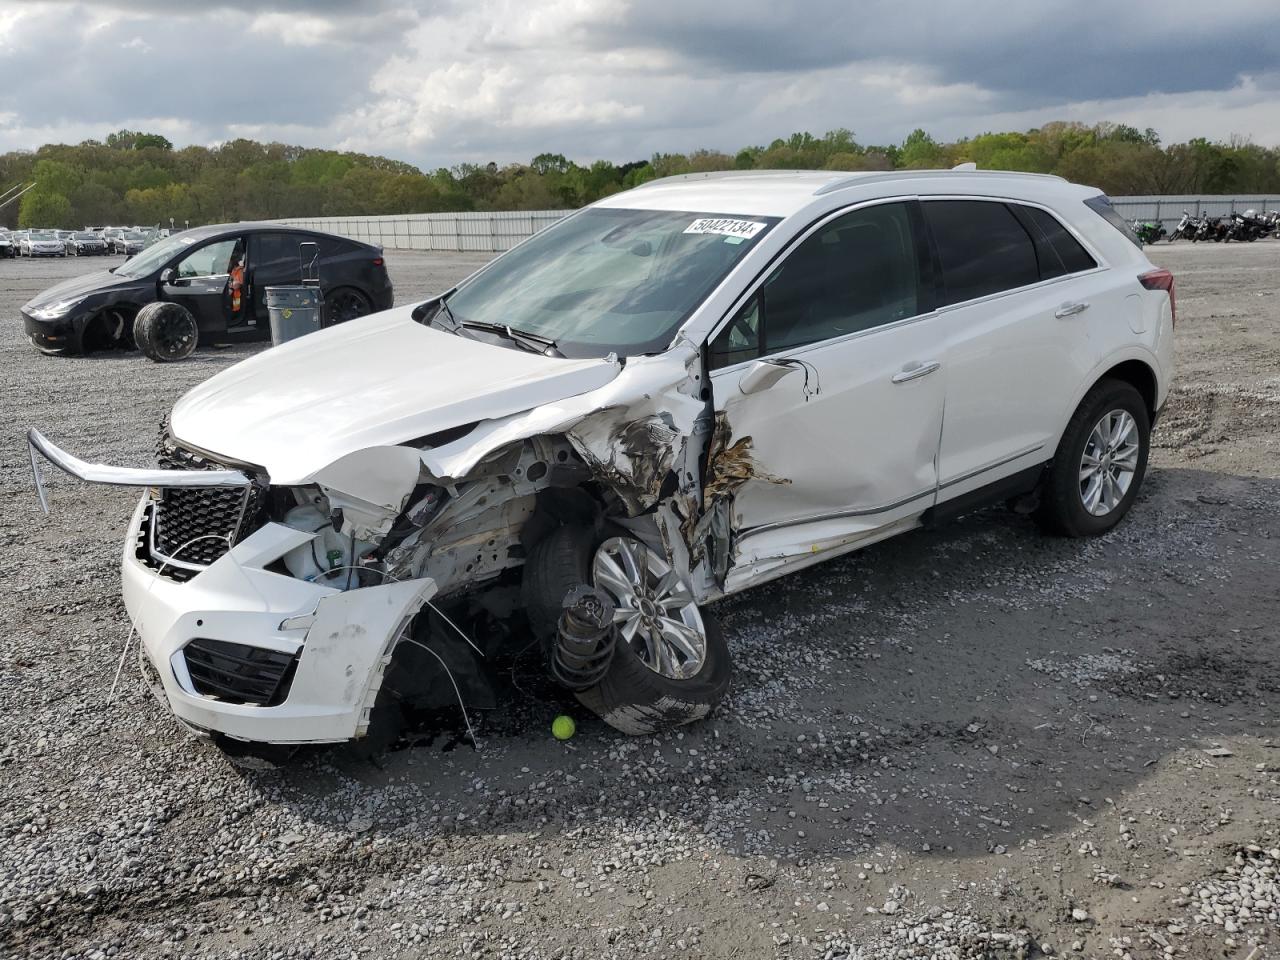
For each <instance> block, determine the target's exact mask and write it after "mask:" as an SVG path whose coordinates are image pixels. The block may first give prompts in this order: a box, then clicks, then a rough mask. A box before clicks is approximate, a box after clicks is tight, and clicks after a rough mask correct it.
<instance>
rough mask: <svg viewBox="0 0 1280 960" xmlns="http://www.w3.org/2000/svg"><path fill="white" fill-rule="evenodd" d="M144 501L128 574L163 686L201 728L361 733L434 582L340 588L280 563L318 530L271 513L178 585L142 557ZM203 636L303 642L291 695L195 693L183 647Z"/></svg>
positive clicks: (124, 572)
mask: <svg viewBox="0 0 1280 960" xmlns="http://www.w3.org/2000/svg"><path fill="white" fill-rule="evenodd" d="M146 504H147V498H146V497H144V498H143V500H142V502H141V503H139V504H138V508H137V509H136V510H135V511H134V514H133V520H132V521H131V522H130V525H129V535H128V537H127V538H126V540H125V546H124V556H123V558H122V563H121V581H122V584H123V593H124V603H125V608H126V609H127V610H128V611H129V617H130V619H131V620H132V621H133V624H134V626H135V628H136V629H137V631H138V636H139V637H140V638H141V643H142V653H143V656H144V657H145V659H146V661H147V663H148V665H149V666H150V667H151V668H152V669H151V670H147V671H146V673H147V676H148V682H149V683H150V684H151V686H152V688H153V690H154V691H155V692H156V694H157V696H160V697H161V698H162V699H163V701H164V702H166V703H167V704H168V705H169V708H170V709H171V710H172V711H173V712H174V714H175V715H176V716H177V717H178V718H179V719H180V720H182V721H183V722H184V723H186V724H187V725H189V726H191V727H193V728H195V729H196V730H198V731H202V732H210V731H212V732H218V733H224V734H226V735H228V736H231V737H235V738H237V739H240V740H251V741H257V742H263V743H332V742H337V741H343V740H350V739H352V738H355V737H358V736H362V735H363V734H364V733H365V731H366V729H367V727H368V722H369V711H370V709H371V708H372V707H373V701H374V698H375V697H376V696H377V692H378V688H379V686H380V685H381V682H382V672H383V669H384V668H385V667H386V664H387V663H388V662H389V660H390V658H391V653H392V650H393V649H394V646H395V642H396V639H397V638H398V637H399V635H400V632H401V629H402V627H403V625H404V624H405V622H406V620H408V619H409V618H411V617H413V616H414V615H415V614H416V613H417V612H418V610H419V609H421V607H422V605H423V604H424V603H426V602H427V601H428V600H430V599H431V597H432V596H434V594H435V589H436V588H435V582H434V581H433V580H431V579H429V578H423V579H419V580H408V581H405V582H403V583H391V584H386V585H384V586H378V587H364V588H360V589H353V590H348V591H341V590H335V589H333V588H331V587H324V586H319V585H317V584H314V583H309V582H307V581H305V580H298V579H296V578H294V577H290V576H286V575H282V574H278V573H273V572H271V571H270V570H267V569H265V567H267V566H268V565H270V564H272V563H273V562H275V561H276V560H278V559H279V558H280V557H282V556H283V555H284V554H285V553H288V552H289V551H290V550H292V549H294V548H295V547H297V546H299V545H301V544H305V543H307V542H308V541H309V540H311V539H312V538H313V537H314V534H311V533H307V532H305V531H301V530H295V529H293V528H292V527H286V526H284V525H283V524H278V523H268V524H267V525H265V526H264V527H262V528H261V529H259V530H257V531H256V532H254V533H253V534H252V535H250V536H249V537H247V538H246V539H245V540H244V541H242V542H241V543H239V544H237V545H236V546H235V548H234V549H232V550H231V551H230V552H228V553H227V554H225V555H224V556H223V557H222V558H220V559H219V560H217V561H216V562H215V563H213V564H212V565H210V566H209V567H208V568H207V569H206V570H204V572H202V573H200V574H198V575H197V576H195V577H194V578H192V579H191V580H188V581H187V582H185V583H179V582H176V581H174V580H171V579H167V578H166V577H164V576H162V575H158V574H157V571H155V570H153V569H151V568H149V567H148V566H146V565H145V564H143V563H142V562H141V561H139V560H138V559H137V554H136V550H137V543H138V535H139V527H140V525H141V523H142V520H143V515H144V511H145V509H146ZM285 621H292V622H290V623H289V624H288V625H287V627H286V625H285ZM196 637H204V638H208V639H212V640H224V641H227V642H230V643H240V644H248V645H251V646H256V647H264V648H267V649H270V650H278V651H283V652H285V653H290V654H293V653H298V652H300V653H301V655H300V657H299V659H298V664H297V668H296V670H295V672H294V676H293V681H292V684H291V686H290V688H289V691H288V694H287V696H286V697H285V699H284V702H283V703H281V704H280V705H278V706H271V707H265V706H257V705H253V704H244V703H230V702H226V701H223V700H219V699H217V698H215V697H210V696H204V695H202V694H200V693H198V692H197V691H196V689H195V687H194V686H193V685H192V682H191V678H190V676H189V675H188V673H187V669H186V661H185V659H184V657H183V647H185V646H186V644H187V643H189V642H190V641H191V640H193V639H195V638H196Z"/></svg>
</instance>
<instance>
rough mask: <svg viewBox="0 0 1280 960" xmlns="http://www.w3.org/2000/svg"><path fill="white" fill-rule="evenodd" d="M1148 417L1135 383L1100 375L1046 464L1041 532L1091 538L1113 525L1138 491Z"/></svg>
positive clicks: (1147, 449) (1147, 446)
mask: <svg viewBox="0 0 1280 960" xmlns="http://www.w3.org/2000/svg"><path fill="white" fill-rule="evenodd" d="M1150 451H1151V418H1150V415H1149V414H1148V413H1147V405H1146V402H1145V401H1144V400H1143V399H1142V395H1141V394H1139V393H1138V391H1137V390H1136V389H1134V387H1133V386H1132V385H1130V384H1128V383H1125V382H1123V381H1120V380H1102V381H1101V382H1099V383H1098V384H1097V385H1095V386H1094V388H1093V389H1092V390H1090V391H1089V393H1088V394H1087V395H1086V396H1085V398H1084V399H1083V400H1082V401H1080V406H1078V407H1077V408H1076V412H1075V413H1074V414H1072V416H1071V419H1070V421H1068V423H1067V428H1066V430H1065V431H1063V434H1062V440H1061V442H1060V443H1059V444H1058V450H1057V453H1056V454H1055V455H1054V458H1053V462H1052V463H1050V464H1049V469H1048V472H1047V473H1046V475H1045V479H1044V486H1043V489H1042V490H1041V496H1040V511H1039V515H1038V519H1039V521H1040V524H1041V526H1042V527H1043V528H1044V529H1045V531H1046V532H1048V533H1052V534H1057V535H1060V536H1068V537H1093V536H1097V535H1099V534H1102V533H1106V532H1107V531H1108V530H1110V529H1111V528H1112V527H1114V526H1115V525H1116V524H1118V523H1119V522H1120V521H1121V520H1122V519H1123V518H1124V515H1125V514H1126V513H1128V512H1129V508H1130V507H1132V506H1133V501H1134V500H1135V499H1136V498H1137V496H1138V490H1139V488H1140V487H1141V486H1142V480H1143V477H1145V476H1146V472H1147V457H1148V456H1149V454H1150Z"/></svg>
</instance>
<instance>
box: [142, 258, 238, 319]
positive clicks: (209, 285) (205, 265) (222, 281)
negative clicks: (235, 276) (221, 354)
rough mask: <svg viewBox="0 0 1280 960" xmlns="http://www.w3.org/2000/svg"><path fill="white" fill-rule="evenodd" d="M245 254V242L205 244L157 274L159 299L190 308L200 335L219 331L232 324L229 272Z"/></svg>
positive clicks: (233, 312)
mask: <svg viewBox="0 0 1280 960" xmlns="http://www.w3.org/2000/svg"><path fill="white" fill-rule="evenodd" d="M243 256H244V241H243V240H242V239H240V238H234V237H233V238H229V239H226V240H217V241H214V242H213V243H207V244H205V245H204V246H202V247H198V248H197V249H195V250H192V251H191V252H190V253H188V254H187V255H186V256H185V257H183V258H182V259H181V260H179V261H178V262H177V263H175V264H174V265H173V266H172V267H169V268H167V269H166V270H164V271H163V272H162V273H161V274H160V294H161V298H162V299H164V300H168V301H170V302H172V303H177V304H181V305H182V306H184V307H186V308H187V309H188V310H189V311H191V315H192V316H194V317H195V318H196V323H197V324H198V325H199V327H200V332H201V334H207V333H221V332H223V331H225V330H226V329H227V328H228V327H229V326H232V325H233V323H232V318H233V316H234V314H235V313H236V311H233V310H232V306H233V304H232V301H231V297H232V291H231V289H230V288H231V271H232V269H233V268H234V266H235V263H234V262H233V261H236V259H237V258H243Z"/></svg>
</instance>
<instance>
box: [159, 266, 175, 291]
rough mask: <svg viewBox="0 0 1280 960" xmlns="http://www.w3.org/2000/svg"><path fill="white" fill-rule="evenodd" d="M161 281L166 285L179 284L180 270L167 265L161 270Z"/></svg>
mask: <svg viewBox="0 0 1280 960" xmlns="http://www.w3.org/2000/svg"><path fill="white" fill-rule="evenodd" d="M160 282H161V283H163V284H164V285H165V286H173V287H176V286H177V285H178V271H176V270H174V269H173V267H165V268H164V269H163V270H161V271H160Z"/></svg>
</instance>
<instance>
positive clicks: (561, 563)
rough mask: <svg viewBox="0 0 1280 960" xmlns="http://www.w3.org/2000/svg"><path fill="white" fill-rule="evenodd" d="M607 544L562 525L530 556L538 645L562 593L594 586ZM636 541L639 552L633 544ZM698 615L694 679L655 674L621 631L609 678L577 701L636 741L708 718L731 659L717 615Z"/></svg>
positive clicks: (529, 597)
mask: <svg viewBox="0 0 1280 960" xmlns="http://www.w3.org/2000/svg"><path fill="white" fill-rule="evenodd" d="M623 536H624V537H625V536H626V535H625V533H624V534H623ZM606 539H616V538H611V537H609V535H601V534H599V533H597V532H596V531H595V530H594V529H593V528H591V527H586V526H563V527H560V528H558V529H557V530H555V531H554V532H552V533H551V534H550V535H549V536H547V537H546V538H544V539H543V540H541V541H539V542H538V543H537V544H535V545H534V547H533V549H532V550H531V551H530V553H529V557H528V559H527V560H526V561H525V566H524V585H523V596H524V602H525V612H526V614H527V616H528V618H529V623H530V625H531V626H532V628H533V630H534V632H535V634H536V635H537V636H538V637H539V638H540V639H549V638H551V637H552V636H553V635H554V633H555V630H556V623H557V621H558V619H559V616H560V610H561V605H562V603H563V601H564V596H565V594H566V593H568V592H569V590H570V589H572V588H573V587H576V586H578V585H579V584H582V583H593V582H594V577H593V575H592V569H593V565H594V561H595V557H596V552H597V550H598V549H599V548H600V546H601V544H602V542H604V541H605V540H606ZM627 539H632V540H634V538H627ZM634 543H635V544H636V545H639V546H642V545H641V544H640V542H639V541H638V540H635V541H634ZM646 549H647V548H646ZM596 585H597V586H600V584H596ZM605 589H607V588H605ZM610 592H611V591H610ZM698 614H699V615H700V617H701V622H702V627H703V633H704V636H705V652H704V655H703V659H702V664H701V665H700V667H699V668H698V670H697V672H696V673H694V674H693V675H692V676H689V677H686V678H682V679H675V678H673V677H669V676H665V675H663V674H661V673H658V672H657V670H655V669H654V668H652V667H650V666H648V665H647V664H646V662H645V660H644V659H643V658H642V657H641V655H640V653H639V652H638V650H637V649H636V648H635V647H633V645H632V643H630V642H628V641H627V640H626V639H625V637H624V636H623V634H622V633H621V631H619V633H618V636H617V639H616V642H615V645H614V654H613V660H612V661H611V662H610V664H609V671H608V673H607V674H605V677H604V679H603V680H602V681H601V682H600V683H599V684H597V685H596V686H594V687H592V688H590V689H589V690H584V691H582V692H580V693H578V694H577V697H578V700H579V702H580V703H582V705H583V706H585V707H586V708H587V709H588V710H590V711H591V712H592V713H594V714H595V715H596V716H598V717H599V718H600V719H601V720H603V721H604V722H605V723H607V724H609V726H611V727H613V728H614V729H615V730H618V731H620V732H622V733H627V734H632V735H637V736H644V735H648V734H653V733H657V732H658V731H661V730H665V729H670V728H672V727H678V726H682V725H683V724H686V723H692V722H693V721H695V720H701V719H702V718H704V717H706V716H707V715H708V714H709V713H711V711H712V710H713V709H714V708H715V706H716V705H717V704H719V703H720V701H721V700H723V699H724V697H725V694H726V693H727V692H728V690H729V681H730V677H731V675H732V673H733V661H732V658H731V657H730V655H729V647H728V644H726V643H725V639H724V633H723V632H722V631H721V629H720V625H719V623H718V622H717V621H716V619H715V617H714V616H713V615H712V614H711V613H709V612H708V611H706V610H702V609H699V610H698Z"/></svg>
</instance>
